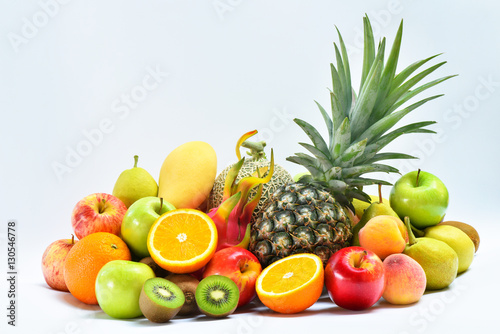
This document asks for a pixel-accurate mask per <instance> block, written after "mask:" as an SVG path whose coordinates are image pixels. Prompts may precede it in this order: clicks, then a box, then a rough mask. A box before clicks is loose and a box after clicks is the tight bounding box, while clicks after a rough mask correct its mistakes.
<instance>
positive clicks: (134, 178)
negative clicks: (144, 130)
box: [113, 155, 158, 208]
mask: <svg viewBox="0 0 500 334" xmlns="http://www.w3.org/2000/svg"><path fill="white" fill-rule="evenodd" d="M138 160H139V156H137V155H134V167H133V168H131V169H127V170H125V171H123V172H122V173H121V174H120V176H118V180H116V183H115V187H114V188H113V196H115V197H118V198H119V199H120V200H121V201H122V202H123V204H125V205H126V206H127V208H128V207H129V206H131V205H132V203H134V202H135V201H137V200H138V199H140V198H143V197H147V196H157V195H158V184H157V183H156V181H155V179H154V178H153V177H152V176H151V174H149V173H148V172H147V171H146V170H145V169H144V168H141V167H137V162H138Z"/></svg>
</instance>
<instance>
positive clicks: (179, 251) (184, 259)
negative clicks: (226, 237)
mask: <svg viewBox="0 0 500 334" xmlns="http://www.w3.org/2000/svg"><path fill="white" fill-rule="evenodd" d="M147 246H148V250H149V253H150V255H151V257H152V258H153V260H154V261H155V262H156V263H157V264H158V265H159V266H160V267H162V268H163V269H165V270H168V271H170V272H173V273H178V274H185V273H191V272H194V271H196V270H198V269H201V268H203V266H205V265H206V264H207V263H208V261H210V259H211V258H212V256H213V254H214V253H215V249H216V247H217V228H216V226H215V224H214V222H213V220H212V219H211V218H210V217H209V216H208V215H206V214H205V213H203V212H201V211H199V210H195V209H177V210H172V211H169V212H167V213H165V214H163V215H161V216H160V217H158V219H157V220H156V222H155V223H154V224H153V226H151V229H150V231H149V234H148V241H147Z"/></svg>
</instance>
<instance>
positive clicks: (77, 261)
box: [64, 232, 131, 305]
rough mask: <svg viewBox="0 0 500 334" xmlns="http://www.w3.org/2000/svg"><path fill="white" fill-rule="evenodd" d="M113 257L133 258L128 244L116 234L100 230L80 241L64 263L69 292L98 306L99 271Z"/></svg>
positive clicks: (117, 258) (120, 258)
mask: <svg viewBox="0 0 500 334" xmlns="http://www.w3.org/2000/svg"><path fill="white" fill-rule="evenodd" d="M112 260H128V261H130V260H131V255H130V251H129V249H128V248H127V244H125V242H124V241H123V240H122V239H120V238H119V237H117V236H116V235H114V234H111V233H108V232H97V233H92V234H89V235H88V236H86V237H84V238H83V239H81V240H80V241H78V242H77V243H76V244H75V245H74V246H73V248H71V250H70V252H69V253H68V255H67V257H66V261H65V263H64V281H65V282H66V285H67V287H68V290H69V292H71V294H72V295H73V296H75V297H76V298H77V299H78V300H80V301H81V302H84V303H86V304H95V305H97V297H96V294H95V281H96V278H97V274H98V273H99V270H101V268H102V267H103V266H104V265H105V264H106V263H108V262H110V261H112Z"/></svg>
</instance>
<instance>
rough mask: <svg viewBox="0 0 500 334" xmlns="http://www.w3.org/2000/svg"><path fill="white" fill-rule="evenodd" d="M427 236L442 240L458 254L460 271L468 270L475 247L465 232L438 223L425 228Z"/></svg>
mask: <svg viewBox="0 0 500 334" xmlns="http://www.w3.org/2000/svg"><path fill="white" fill-rule="evenodd" d="M424 232H425V237H427V238H433V239H437V240H441V241H443V242H445V243H446V244H447V245H448V246H450V247H451V248H453V250H454V251H455V253H457V255H458V273H459V274H460V273H463V272H464V271H466V270H467V269H468V268H469V266H470V265H471V263H472V260H473V259H474V253H475V249H476V248H475V247H474V243H473V242H472V240H471V239H470V238H469V236H468V235H467V234H465V232H463V231H462V230H460V229H459V228H456V227H454V226H450V225H438V226H432V227H428V228H426V229H425V231H424Z"/></svg>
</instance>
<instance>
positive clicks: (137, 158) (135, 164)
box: [134, 155, 139, 168]
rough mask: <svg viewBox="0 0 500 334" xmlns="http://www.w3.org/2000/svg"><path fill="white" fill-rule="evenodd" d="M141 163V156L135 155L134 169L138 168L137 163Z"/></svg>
mask: <svg viewBox="0 0 500 334" xmlns="http://www.w3.org/2000/svg"><path fill="white" fill-rule="evenodd" d="M138 161H139V156H138V155H134V168H136V167H137V162H138Z"/></svg>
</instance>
